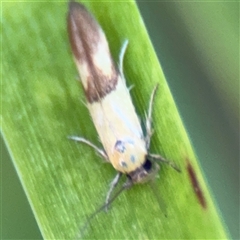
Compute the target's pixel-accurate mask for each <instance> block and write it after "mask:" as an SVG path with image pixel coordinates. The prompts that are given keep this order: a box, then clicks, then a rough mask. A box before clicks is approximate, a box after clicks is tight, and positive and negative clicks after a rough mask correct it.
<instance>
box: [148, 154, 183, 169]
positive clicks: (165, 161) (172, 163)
mask: <svg viewBox="0 0 240 240" xmlns="http://www.w3.org/2000/svg"><path fill="white" fill-rule="evenodd" d="M148 157H149V158H150V159H152V160H155V161H159V162H163V163H166V164H168V165H169V166H171V167H172V168H174V169H175V170H176V171H178V172H181V170H180V169H179V168H178V167H177V166H176V164H175V163H174V162H172V161H170V160H167V159H165V158H164V157H162V156H161V155H158V154H152V153H149V154H148Z"/></svg>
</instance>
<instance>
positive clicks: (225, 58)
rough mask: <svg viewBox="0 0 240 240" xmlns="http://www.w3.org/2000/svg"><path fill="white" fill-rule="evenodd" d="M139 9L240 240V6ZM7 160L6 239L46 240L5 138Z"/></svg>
mask: <svg viewBox="0 0 240 240" xmlns="http://www.w3.org/2000/svg"><path fill="white" fill-rule="evenodd" d="M138 6H139V9H140V11H141V13H142V16H143V19H144V22H145V24H146V26H147V29H148V31H149V34H150V37H151V39H152V42H153V45H154V47H155V49H156V52H157V55H158V57H159V60H160V62H161V65H162V67H163V71H164V73H165V75H166V78H167V81H168V84H169V86H170V89H171V92H172V94H173V97H174V99H175V102H176V104H177V106H178V109H179V112H180V114H181V116H182V119H183V122H184V124H185V127H186V129H187V131H188V134H189V136H190V138H191V141H192V143H193V146H194V148H195V151H196V154H197V156H198V157H199V160H200V164H201V167H202V169H203V172H204V174H205V177H206V179H207V182H208V184H209V186H210V190H211V191H212V193H213V195H214V197H215V201H216V203H217V206H218V208H219V212H220V213H221V214H222V217H223V219H224V221H225V224H226V225H227V227H228V229H229V231H230V234H231V236H232V238H233V239H239V206H240V205H239V196H240V194H239V2H238V1H236V2H233V1H231V2H227V1H225V2H219V1H211V2H207V1H201V2H200V1H199V2H191V1H188V2H181V1H178V2H140V1H139V2H138ZM66 9H67V7H66ZM2 11H4V3H3V4H2ZM66 11H67V10H66ZM63 18H65V16H63ZM116 27H117V26H116ZM3 61H4V59H3ZM146 61H148V59H146ZM149 77H151V76H149ZM3 107H4V106H3ZM1 154H2V155H1V156H2V158H1V159H2V164H1V176H2V182H1V184H2V188H1V189H2V192H1V201H2V203H1V207H2V208H1V211H2V213H1V216H2V224H1V226H0V227H1V228H2V229H0V232H1V233H2V235H1V239H41V238H42V237H41V234H40V232H39V230H38V227H37V224H36V221H35V219H34V217H33V214H32V212H31V209H30V206H29V204H28V202H27V199H26V196H25V194H24V192H23V189H22V187H21V184H20V182H19V180H18V177H17V174H16V172H15V170H14V167H13V164H12V162H11V158H10V156H9V155H8V152H7V149H6V147H5V145H4V143H3V141H2V139H1ZM168 204H171V203H170V202H169V203H168Z"/></svg>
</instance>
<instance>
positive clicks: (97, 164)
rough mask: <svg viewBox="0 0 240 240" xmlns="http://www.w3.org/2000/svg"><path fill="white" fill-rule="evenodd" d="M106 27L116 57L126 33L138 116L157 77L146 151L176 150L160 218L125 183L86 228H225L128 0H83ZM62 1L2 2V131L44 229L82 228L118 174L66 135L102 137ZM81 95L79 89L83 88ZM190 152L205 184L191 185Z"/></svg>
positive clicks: (119, 232) (96, 231)
mask: <svg viewBox="0 0 240 240" xmlns="http://www.w3.org/2000/svg"><path fill="white" fill-rule="evenodd" d="M86 6H87V7H89V8H90V9H91V10H92V12H93V13H94V15H95V16H96V17H97V19H98V20H99V22H100V24H101V25H102V27H103V29H104V30H105V32H106V35H107V38H108V40H109V44H110V48H111V51H112V53H113V56H114V58H115V59H117V58H118V54H119V51H120V47H121V44H122V43H123V41H124V39H126V38H127V39H128V40H129V47H128V49H127V54H126V57H125V60H124V72H125V75H126V79H127V82H128V85H129V86H130V85H134V86H135V87H134V89H133V90H131V94H132V96H133V102H134V104H135V106H136V109H137V111H138V113H139V115H140V116H141V117H144V112H145V111H146V108H147V105H148V100H149V97H150V93H151V91H152V88H153V87H154V86H155V85H156V83H159V84H160V86H159V91H158V93H157V97H156V102H155V106H154V110H153V111H154V113H153V123H154V136H153V139H152V146H151V151H152V152H154V153H161V154H162V155H163V156H164V157H166V158H169V159H172V160H174V161H175V162H176V163H177V164H178V165H179V166H180V168H181V169H182V174H178V173H176V172H175V171H174V170H172V169H170V168H169V167H167V166H163V167H162V169H161V172H160V175H161V179H157V181H156V184H157V188H158V189H159V191H160V192H161V195H162V198H163V199H164V200H165V201H166V205H167V213H168V217H167V218H165V216H164V213H162V212H161V210H160V209H159V206H158V201H157V200H156V197H155V196H154V195H153V194H152V191H151V189H150V188H149V185H148V184H145V185H138V186H134V188H132V189H131V190H130V191H127V192H125V193H123V194H122V195H121V196H120V197H119V198H118V199H117V200H116V201H115V202H114V203H113V205H112V207H111V210H110V211H109V212H108V213H107V214H106V213H102V214H99V215H98V216H97V217H96V219H94V220H93V221H92V224H91V228H89V229H88V231H87V232H86V237H87V238H91V239H93V238H107V239H123V238H128V239H143V238H144V239H145V238H146V239H163V238H165V239H174V238H182V239H196V238H209V239H210V238H212V239H213V238H214V239H223V238H226V233H225V230H224V228H223V225H222V223H221V220H220V218H219V216H218V214H217V211H216V206H215V205H214V202H213V200H212V199H211V196H210V193H209V191H208V189H207V186H206V184H205V182H204V179H203V176H202V174H201V172H200V170H199V167H198V164H197V162H196V158H195V156H194V153H193V150H192V148H191V144H190V142H189V140H188V137H187V134H186V132H185V130H184V127H183V125H182V122H181V119H180V117H179V115H178V112H177V109H176V106H175V104H174V101H173V98H172V96H171V94H170V91H169V89H168V86H167V83H166V81H165V78H164V75H163V72H162V70H161V68H160V66H159V63H158V60H157V57H156V55H155V53H154V50H153V48H152V45H151V42H150V40H149V38H148V35H147V32H146V30H145V27H144V24H143V22H142V19H141V16H140V15H139V12H138V9H137V7H136V5H135V3H134V2H132V1H125V2H120V1H115V2H104V1H101V2H100V1H98V2H86ZM66 11H67V7H66V4H65V3H60V2H59V3H56V2H55V3H43V2H42V3H37V2H36V3H27V2H19V3H14V4H12V3H3V17H4V18H3V19H4V20H5V21H3V27H4V28H3V29H4V30H3V39H2V40H3V41H2V59H4V61H3V62H2V66H3V75H2V84H3V85H2V96H3V97H2V109H1V113H2V124H1V127H2V132H3V135H4V139H5V141H6V143H7V145H8V149H9V152H10V154H11V156H12V159H13V162H14V164H15V167H16V169H17V172H18V175H19V177H20V179H21V182H22V184H23V187H24V189H25V192H26V194H27V197H28V199H29V202H30V204H31V206H32V209H33V211H34V214H35V217H36V219H37V221H38V224H39V227H40V229H41V232H42V234H43V236H44V238H46V239H67V238H73V237H74V236H76V235H77V234H78V231H79V229H80V226H81V225H82V224H83V223H84V221H85V219H86V216H87V215H89V214H91V213H92V212H93V211H94V210H95V209H96V208H97V207H98V206H99V205H101V203H102V202H103V201H104V196H105V194H106V192H107V189H108V184H109V182H110V181H111V179H112V178H113V176H114V175H115V171H114V170H113V168H112V167H111V166H110V165H106V164H102V163H101V160H100V159H99V157H98V156H96V154H95V153H94V151H93V150H91V149H89V148H87V147H86V146H84V145H80V144H77V143H74V142H70V141H69V140H68V139H67V136H68V135H81V136H85V137H87V138H89V139H91V140H92V141H93V142H94V141H95V142H96V144H98V145H99V146H101V144H100V143H98V140H97V139H98V138H97V134H96V131H95V129H94V126H93V125H92V124H91V123H90V122H91V119H90V117H89V114H88V111H87V109H86V108H85V106H84V105H83V104H82V103H81V101H80V98H83V91H82V89H81V88H80V87H78V85H79V83H78V82H77V81H75V79H74V78H75V76H76V69H75V66H74V63H73V61H72V56H71V53H70V47H69V44H68V38H67V32H66ZM80 96H81V97H80ZM187 160H189V161H190V162H191V164H192V166H193V168H194V169H195V173H196V175H197V178H198V182H199V186H200V187H201V191H202V192H203V194H204V199H205V201H206V207H203V206H202V205H201V204H200V203H199V201H198V198H197V196H196V194H195V193H194V190H193V186H192V183H191V180H190V178H189V174H188V172H187V164H188V162H187Z"/></svg>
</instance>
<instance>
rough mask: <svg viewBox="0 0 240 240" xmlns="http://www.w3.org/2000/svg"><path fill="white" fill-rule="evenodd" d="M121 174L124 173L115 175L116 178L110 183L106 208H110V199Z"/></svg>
mask: <svg viewBox="0 0 240 240" xmlns="http://www.w3.org/2000/svg"><path fill="white" fill-rule="evenodd" d="M121 176H122V173H120V172H118V173H117V175H116V176H115V178H114V179H113V180H112V182H111V183H110V188H109V190H108V192H107V197H106V200H105V206H106V210H108V205H109V200H110V197H111V194H112V192H113V190H114V188H115V187H116V186H117V184H118V182H119V180H120V177H121Z"/></svg>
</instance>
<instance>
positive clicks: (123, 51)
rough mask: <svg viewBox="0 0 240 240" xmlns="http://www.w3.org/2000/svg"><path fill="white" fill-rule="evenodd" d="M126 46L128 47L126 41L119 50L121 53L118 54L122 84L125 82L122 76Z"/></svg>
mask: <svg viewBox="0 0 240 240" xmlns="http://www.w3.org/2000/svg"><path fill="white" fill-rule="evenodd" d="M127 46H128V40H127V39H126V40H125V41H124V43H123V45H122V48H121V51H120V54H119V70H120V73H121V76H122V77H123V81H124V83H126V81H125V78H124V74H123V59H124V55H125V52H126V49H127Z"/></svg>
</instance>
